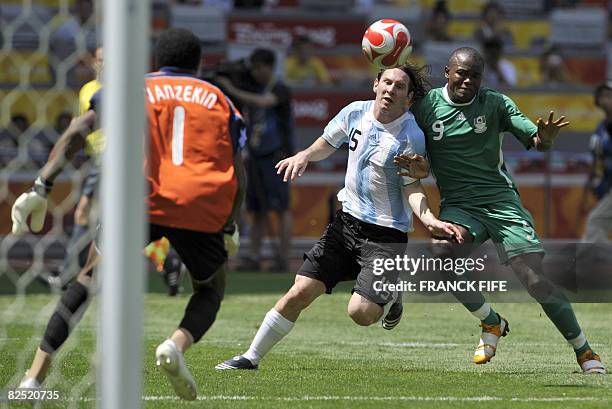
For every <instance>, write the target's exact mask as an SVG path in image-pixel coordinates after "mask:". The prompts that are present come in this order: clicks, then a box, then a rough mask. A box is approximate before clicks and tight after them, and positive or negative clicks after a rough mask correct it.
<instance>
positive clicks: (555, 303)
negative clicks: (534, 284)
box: [540, 289, 590, 355]
mask: <svg viewBox="0 0 612 409" xmlns="http://www.w3.org/2000/svg"><path fill="white" fill-rule="evenodd" d="M540 305H541V306H542V309H543V310H544V312H545V313H546V315H547V316H548V318H549V319H550V320H551V321H552V323H553V324H555V327H557V329H558V330H559V332H560V333H561V335H563V338H565V339H566V340H568V341H569V342H570V344H572V346H573V347H574V351H575V352H576V355H579V354H581V353H583V352H584V351H586V350H587V349H589V348H590V347H589V344H588V342H586V338H584V335H583V334H582V330H581V329H580V325H578V321H577V320H576V315H575V314H574V310H573V308H572V305H571V304H570V303H569V301H568V299H567V297H565V295H564V294H563V293H562V292H561V291H560V290H558V289H556V290H555V291H554V292H553V293H552V294H551V295H550V296H549V297H548V299H547V300H546V301H544V302H543V303H541V304H540ZM572 341H573V342H572ZM583 341H584V343H583ZM576 343H579V344H582V346H579V345H576Z"/></svg>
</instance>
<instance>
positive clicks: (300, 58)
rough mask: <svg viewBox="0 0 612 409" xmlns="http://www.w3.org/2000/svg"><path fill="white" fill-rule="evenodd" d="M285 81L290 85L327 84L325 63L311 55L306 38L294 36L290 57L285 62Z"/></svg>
mask: <svg viewBox="0 0 612 409" xmlns="http://www.w3.org/2000/svg"><path fill="white" fill-rule="evenodd" d="M285 79H286V80H287V82H288V83H290V84H291V85H313V84H329V83H331V78H330V76H329V72H328V71H327V67H325V63H323V61H321V59H320V58H318V57H315V56H314V55H313V44H312V42H311V41H310V39H309V38H308V37H306V36H296V37H295V38H294V40H293V45H292V47H291V55H289V57H287V59H286V60H285Z"/></svg>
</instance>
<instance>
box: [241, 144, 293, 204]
mask: <svg viewBox="0 0 612 409" xmlns="http://www.w3.org/2000/svg"><path fill="white" fill-rule="evenodd" d="M278 157H279V156H278V155H275V154H271V155H268V156H253V157H251V158H249V161H248V162H247V192H246V205H247V210H249V211H252V212H261V211H267V210H274V211H277V212H280V211H284V210H287V209H288V208H289V184H288V183H286V182H283V175H278V174H277V173H276V168H275V167H274V166H276V164H277V163H278V160H277V159H278Z"/></svg>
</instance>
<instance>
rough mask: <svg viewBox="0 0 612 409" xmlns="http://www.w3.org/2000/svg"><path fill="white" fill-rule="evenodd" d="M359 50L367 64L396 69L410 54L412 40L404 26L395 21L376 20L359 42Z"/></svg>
mask: <svg viewBox="0 0 612 409" xmlns="http://www.w3.org/2000/svg"><path fill="white" fill-rule="evenodd" d="M361 49H362V50H363V54H364V55H365V56H366V58H367V59H368V61H369V62H371V63H372V64H373V65H374V66H375V67H377V68H380V69H387V68H394V67H398V66H400V65H402V64H404V63H405V62H406V60H407V59H408V56H409V55H410V53H411V52H412V38H411V37H410V32H409V31H408V29H407V28H406V26H405V25H403V24H402V23H400V22H399V21H396V20H391V19H388V18H387V19H382V20H378V21H376V22H374V23H372V25H370V27H368V29H367V30H366V32H365V34H364V35H363V39H362V40H361Z"/></svg>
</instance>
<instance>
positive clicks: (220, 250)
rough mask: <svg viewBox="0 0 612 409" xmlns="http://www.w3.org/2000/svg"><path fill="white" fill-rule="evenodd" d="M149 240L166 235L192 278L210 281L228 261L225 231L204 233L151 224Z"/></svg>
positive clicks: (199, 280)
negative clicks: (224, 238) (224, 237)
mask: <svg viewBox="0 0 612 409" xmlns="http://www.w3.org/2000/svg"><path fill="white" fill-rule="evenodd" d="M149 226H150V227H149V242H152V241H155V240H159V239H161V238H162V237H165V238H167V239H168V241H170V244H171V245H172V247H173V248H174V249H175V250H176V252H177V253H178V255H179V257H180V258H181V260H182V261H183V263H184V264H185V267H187V270H189V273H190V274H191V277H192V279H194V280H196V281H198V282H204V281H208V280H209V279H210V278H211V277H212V276H213V275H214V274H215V273H216V272H217V270H219V268H220V267H221V266H222V265H223V263H225V262H226V261H227V251H226V250H225V243H224V241H223V233H221V232H219V233H204V232H200V231H194V230H186V229H179V228H176V227H166V226H160V225H159V224H152V223H151V224H150V225H149Z"/></svg>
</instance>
